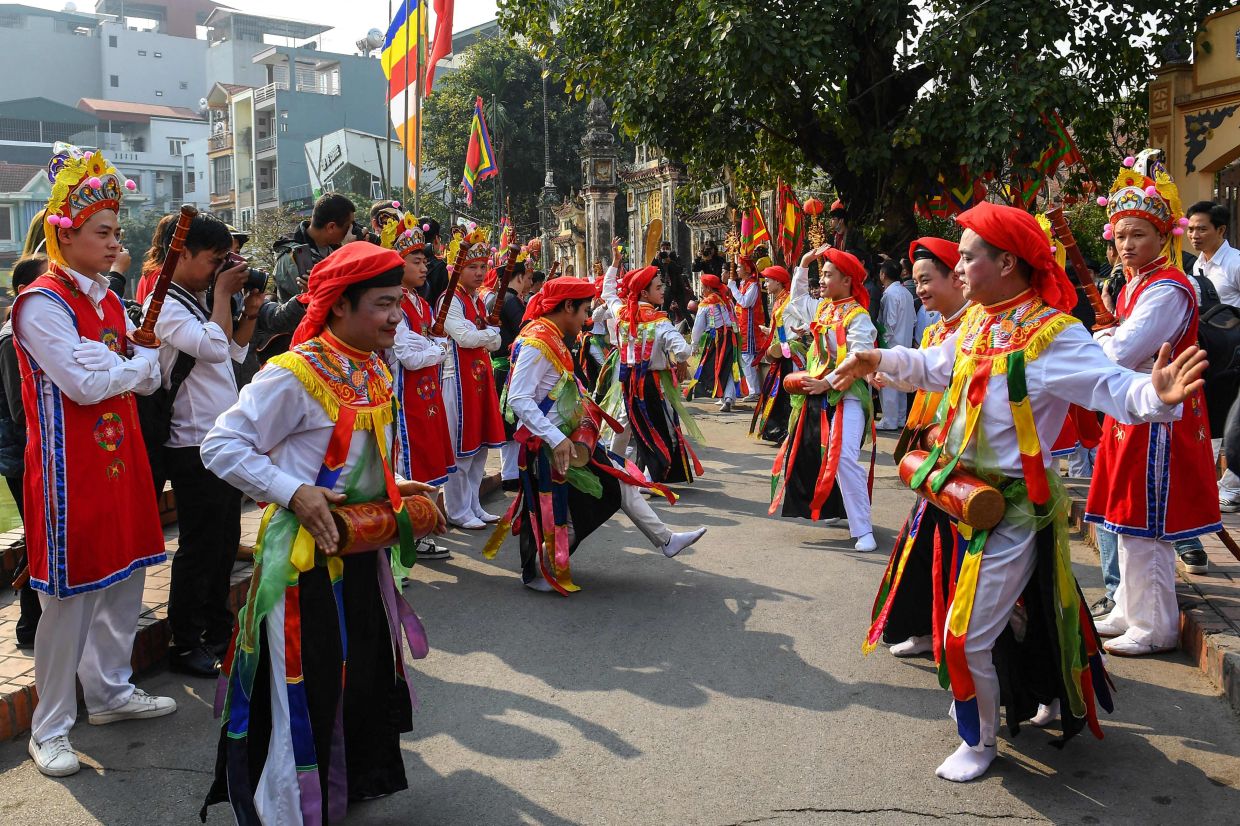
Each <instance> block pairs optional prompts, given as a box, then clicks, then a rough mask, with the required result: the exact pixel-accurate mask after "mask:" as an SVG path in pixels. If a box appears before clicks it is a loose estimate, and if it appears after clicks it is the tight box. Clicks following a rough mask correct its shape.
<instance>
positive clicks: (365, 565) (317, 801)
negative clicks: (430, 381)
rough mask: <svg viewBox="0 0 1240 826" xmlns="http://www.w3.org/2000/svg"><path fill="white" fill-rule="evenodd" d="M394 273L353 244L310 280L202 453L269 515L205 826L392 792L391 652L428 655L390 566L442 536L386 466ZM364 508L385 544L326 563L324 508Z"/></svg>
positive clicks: (398, 656) (342, 806)
mask: <svg viewBox="0 0 1240 826" xmlns="http://www.w3.org/2000/svg"><path fill="white" fill-rule="evenodd" d="M403 264H404V262H403V261H402V260H401V257H400V255H398V254H397V253H396V252H394V251H392V250H388V249H383V248H382V247H379V246H377V245H374V244H362V243H355V244H349V245H347V246H345V247H343V248H342V249H340V250H338V251H335V252H333V253H332V254H331V255H329V256H328V257H327V258H325V259H324V260H323V261H322V262H320V263H319V264H318V265H316V266H315V268H314V269H313V270H312V271H311V273H310V281H309V286H308V288H307V289H308V296H309V306H308V307H307V309H306V316H305V318H304V319H303V320H302V322H301V324H300V325H299V326H298V328H297V331H296V332H295V333H294V335H293V348H292V349H291V350H290V351H288V352H287V353H284V354H282V355H280V356H277V357H275V358H273V359H272V360H271V361H270V362H268V364H267V366H266V367H265V368H264V369H262V370H261V371H259V373H258V375H257V376H256V377H255V379H254V381H253V382H252V383H250V384H249V385H247V386H246V387H245V388H244V389H243V390H242V392H241V398H240V400H239V401H238V402H237V403H236V405H234V406H233V407H232V408H230V409H229V410H227V411H225V412H224V413H223V414H222V415H221V416H220V418H219V420H218V421H217V422H216V425H215V427H214V428H213V429H212V430H211V432H210V433H208V434H207V437H206V439H205V441H204V442H203V445H202V455H203V460H204V462H205V463H206V465H207V468H208V469H209V470H210V471H211V472H213V473H215V474H217V475H219V476H220V477H221V478H223V479H225V480H226V481H228V482H229V483H230V484H232V485H233V486H235V487H237V488H240V489H241V490H243V491H244V492H245V493H247V494H248V495H250V496H251V497H253V498H254V499H256V500H258V501H263V502H271V503H272V504H271V505H269V506H268V509H267V512H266V513H265V514H264V516H263V524H262V527H261V529H260V535H259V540H258V543H259V547H258V551H257V552H256V554H255V563H256V564H255V572H254V577H253V581H252V582H251V584H250V591H249V595H248V596H247V598H246V603H245V605H244V607H243V608H242V609H241V613H240V614H239V615H238V629H237V631H236V633H235V634H234V637H233V641H232V644H231V646H230V650H229V653H228V656H227V657H226V660H225V667H224V671H225V676H223V677H222V678H221V680H222V685H221V687H222V688H226V693H222V694H221V696H220V697H219V700H218V701H217V707H216V712H217V713H218V714H221V715H222V718H223V721H222V728H221V731H220V739H219V748H218V752H217V759H216V767H215V782H214V783H213V784H212V786H211V790H210V792H209V793H208V795H207V799H206V803H205V804H204V806H203V811H202V817H203V819H204V820H205V819H206V807H207V806H209V805H211V804H213V803H219V802H222V801H225V800H227V801H229V802H230V803H231V805H232V810H233V816H234V817H235V818H236V820H237V822H238V823H242V824H255V825H257V824H259V823H280V824H295V826H301V824H309V823H325V822H336V821H338V820H341V819H343V818H344V816H345V811H346V808H347V807H348V804H349V803H350V802H352V801H355V800H363V799H366V798H371V797H378V796H382V795H386V794H391V793H393V792H398V791H400V790H402V789H405V788H408V782H407V781H406V779H405V767H404V760H403V758H402V751H401V745H400V735H401V733H402V732H407V731H410V730H411V729H412V727H413V720H412V709H413V689H412V686H411V684H410V675H409V672H408V670H407V667H406V663H405V660H404V657H403V655H402V652H403V650H404V648H403V646H404V644H405V643H406V642H408V645H409V650H410V652H411V653H412V654H413V656H414V657H424V656H426V653H427V644H426V633H425V631H424V630H423V628H422V624H421V622H419V620H418V618H417V616H416V615H415V614H414V613H413V610H412V609H411V608H410V607H409V605H408V604H407V603H406V602H405V600H404V599H402V598H401V596H400V595H399V594H398V593H397V591H396V583H395V579H394V577H393V573H392V563H393V560H394V559H397V558H398V559H399V561H400V562H401V564H402V565H403V566H404V567H405V568H409V567H411V566H412V565H413V562H414V556H415V552H414V542H415V540H416V539H417V538H418V537H419V536H423V535H426V534H428V533H431V532H433V531H438V532H441V531H442V530H443V527H444V526H443V523H442V517H440V515H439V512H438V509H437V508H436V507H435V506H434V504H433V503H432V502H431V501H430V500H429V499H427V498H424V497H416V498H412V499H409V500H405V499H402V491H401V489H400V488H398V487H397V483H396V480H395V476H394V474H393V471H392V466H391V463H390V456H389V445H390V443H391V442H390V437H391V433H392V425H393V417H394V409H395V405H394V404H393V392H394V391H393V388H392V378H391V374H390V373H389V372H388V369H387V365H386V364H385V363H384V361H383V359H382V357H381V355H380V353H381V351H383V350H384V349H386V348H390V347H392V346H393V345H394V343H395V337H396V329H397V326H398V324H399V323H400V320H401V309H400V304H401V300H402V297H403V293H402V290H401V281H402V279H403V277H404V265H403ZM417 487H419V488H420V489H425V487H426V486H417ZM363 502H367V503H374V504H375V507H376V510H378V509H379V508H386V507H388V506H390V507H391V508H392V510H393V512H394V514H395V516H396V521H397V524H398V526H399V535H400V540H399V546H398V547H397V548H394V549H386V548H385V549H383V550H379V551H369V552H360V553H352V554H348V555H346V556H341V555H339V552H338V550H337V549H338V546H339V544H340V538H341V537H340V533H339V530H338V529H337V527H336V524H335V522H334V521H333V518H332V507H333V506H336V505H341V504H345V503H363Z"/></svg>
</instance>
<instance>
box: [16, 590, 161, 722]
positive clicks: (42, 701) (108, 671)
mask: <svg viewBox="0 0 1240 826" xmlns="http://www.w3.org/2000/svg"><path fill="white" fill-rule="evenodd" d="M145 582H146V569H145V568H139V569H138V570H137V571H134V572H133V573H132V574H130V575H129V577H128V578H126V579H124V580H121V581H120V582H118V583H116V584H115V585H110V586H108V587H107V588H104V589H102V590H99V591H91V592H89V593H85V594H78V595H77V596H73V597H68V598H66V599H56V598H55V597H50V596H48V595H46V594H39V605H40V607H42V609H43V616H42V617H41V618H40V619H39V630H38V631H37V632H36V634H35V638H34V679H35V685H36V686H37V687H38V690H39V704H38V705H37V706H35V709H34V719H33V720H32V721H31V724H30V736H31V737H33V738H34V740H35V742H36V743H42V742H44V741H45V740H49V739H51V738H52V737H57V736H59V735H62V734H68V733H69V730H70V729H71V728H73V724H74V723H75V722H77V680H81V681H82V694H83V695H84V696H85V698H86V710H87V711H88V712H90V713H92V714H94V713H97V712H101V711H110V710H112V709H114V708H119V707H120V706H123V705H125V703H127V702H129V697H130V695H131V694H133V684H132V683H130V681H129V679H130V677H132V676H133V668H132V666H131V665H130V659H131V658H132V657H133V640H134V636H135V634H136V633H137V629H138V615H139V614H140V613H142V586H143V584H144V583H145ZM75 678H76V679H75Z"/></svg>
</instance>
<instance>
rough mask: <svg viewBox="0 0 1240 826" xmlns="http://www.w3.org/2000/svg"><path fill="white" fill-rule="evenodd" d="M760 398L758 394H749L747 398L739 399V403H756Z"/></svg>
mask: <svg viewBox="0 0 1240 826" xmlns="http://www.w3.org/2000/svg"><path fill="white" fill-rule="evenodd" d="M760 398H762V396H761V395H760V394H758V393H750V394H749V395H748V396H746V397H745V398H743V399H741V401H743V402H756V401H757V400H758V399H760Z"/></svg>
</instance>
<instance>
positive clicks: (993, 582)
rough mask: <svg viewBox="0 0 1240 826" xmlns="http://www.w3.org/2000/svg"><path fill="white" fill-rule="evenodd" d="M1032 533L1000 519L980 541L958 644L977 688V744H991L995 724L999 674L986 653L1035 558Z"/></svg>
mask: <svg viewBox="0 0 1240 826" xmlns="http://www.w3.org/2000/svg"><path fill="white" fill-rule="evenodd" d="M1034 538H1035V534H1034V533H1033V531H1031V530H1029V529H1028V528H1018V527H1015V526H1013V525H1012V524H1011V523H1009V522H1000V523H999V525H998V526H997V527H996V528H995V529H994V530H993V531H992V532H991V534H990V537H989V538H988V539H987V540H986V548H985V550H984V551H983V556H982V565H981V569H980V570H979V571H978V577H977V593H976V597H975V599H974V602H973V611H972V613H971V614H970V615H969V629H968V632H967V636H966V637H965V643H964V653H965V660H966V661H967V662H968V664H969V673H970V674H971V675H972V676H973V686H974V689H975V690H976V692H977V710H978V717H979V720H980V722H981V734H982V738H981V742H980V744H979V745H982V746H984V745H993V744H994V742H995V734H996V732H997V731H998V729H999V674H998V672H997V671H996V670H995V664H994V660H993V658H992V656H991V654H992V651H993V649H994V647H995V641H996V640H997V639H999V635H1000V634H1001V633H1003V629H1004V628H1006V627H1007V624H1008V620H1009V619H1010V618H1011V616H1012V609H1013V608H1014V607H1015V606H1016V600H1017V599H1018V598H1019V597H1020V595H1021V593H1022V592H1023V591H1024V590H1025V586H1026V585H1027V584H1029V578H1030V577H1031V576H1033V569H1034V564H1035V563H1036V562H1037V551H1036V547H1035V544H1034ZM950 613H951V609H950V608H949V609H948V614H949V615H950ZM945 633H946V629H945Z"/></svg>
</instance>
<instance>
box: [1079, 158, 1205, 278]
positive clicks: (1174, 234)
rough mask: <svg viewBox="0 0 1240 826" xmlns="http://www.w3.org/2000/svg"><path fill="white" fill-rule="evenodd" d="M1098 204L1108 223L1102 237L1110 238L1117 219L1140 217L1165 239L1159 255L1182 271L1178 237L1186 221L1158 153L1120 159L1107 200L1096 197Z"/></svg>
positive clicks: (1176, 190) (1180, 241)
mask: <svg viewBox="0 0 1240 826" xmlns="http://www.w3.org/2000/svg"><path fill="white" fill-rule="evenodd" d="M1098 205H1099V206H1105V207H1106V210H1107V218H1108V220H1109V223H1108V225H1107V226H1106V228H1104V230H1103V233H1102V234H1103V237H1104V238H1106V239H1107V240H1110V239H1111V237H1112V233H1113V228H1114V226H1115V225H1116V224H1117V223H1119V221H1120V220H1121V219H1123V218H1141V219H1143V220H1146V221H1149V222H1150V223H1151V224H1153V226H1154V228H1155V229H1156V230H1158V232H1159V234H1161V235H1165V236H1167V241H1166V243H1164V244H1163V248H1162V253H1161V254H1162V255H1165V256H1166V257H1167V258H1168V260H1169V262H1170V264H1171V266H1173V267H1176V268H1178V269H1181V270H1182V269H1183V268H1184V267H1183V262H1182V257H1181V250H1182V246H1183V242H1182V240H1181V238H1182V237H1183V235H1184V227H1185V226H1186V225H1187V224H1188V219H1186V218H1185V217H1184V210H1183V208H1182V207H1181V205H1180V190H1179V188H1178V187H1177V186H1176V185H1175V182H1174V181H1172V180H1171V175H1170V173H1168V172H1167V167H1166V166H1165V165H1164V164H1163V160H1162V150H1160V149H1144V150H1142V151H1141V152H1140V153H1139V154H1138V155H1137V156H1136V157H1133V156H1132V155H1129V156H1128V157H1127V158H1124V166H1123V168H1122V169H1121V170H1120V173H1119V176H1118V177H1117V178H1116V179H1115V183H1114V185H1112V187H1111V194H1110V197H1105V196H1099V198H1098Z"/></svg>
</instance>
